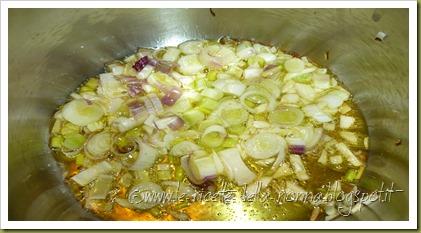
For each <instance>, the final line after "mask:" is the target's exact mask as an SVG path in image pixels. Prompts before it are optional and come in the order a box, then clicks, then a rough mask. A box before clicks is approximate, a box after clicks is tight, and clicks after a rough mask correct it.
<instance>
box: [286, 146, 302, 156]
mask: <svg viewBox="0 0 421 233" xmlns="http://www.w3.org/2000/svg"><path fill="white" fill-rule="evenodd" d="M288 148H289V152H290V153H292V154H297V155H302V154H304V153H306V147H305V145H289V147H288Z"/></svg>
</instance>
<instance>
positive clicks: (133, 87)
mask: <svg viewBox="0 0 421 233" xmlns="http://www.w3.org/2000/svg"><path fill="white" fill-rule="evenodd" d="M127 88H128V94H129V96H130V97H134V96H136V95H138V94H140V93H143V92H144V90H143V87H142V84H140V83H135V84H127Z"/></svg>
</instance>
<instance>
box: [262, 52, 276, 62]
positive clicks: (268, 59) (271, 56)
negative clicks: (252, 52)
mask: <svg viewBox="0 0 421 233" xmlns="http://www.w3.org/2000/svg"><path fill="white" fill-rule="evenodd" d="M257 56H259V57H261V58H263V60H265V62H266V63H271V62H274V61H275V60H276V56H275V55H274V54H272V53H259V54H258V55H257Z"/></svg>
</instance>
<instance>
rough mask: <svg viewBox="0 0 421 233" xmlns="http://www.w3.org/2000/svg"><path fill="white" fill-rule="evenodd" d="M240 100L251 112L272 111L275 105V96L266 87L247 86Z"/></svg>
mask: <svg viewBox="0 0 421 233" xmlns="http://www.w3.org/2000/svg"><path fill="white" fill-rule="evenodd" d="M240 101H241V104H242V105H243V106H244V107H245V108H246V109H247V110H248V111H249V112H251V113H262V112H266V111H272V110H273V109H274V108H275V105H276V103H275V97H274V96H272V95H271V94H270V92H269V91H268V90H267V89H265V88H261V87H258V86H250V87H248V88H247V90H246V92H245V93H244V94H243V95H241V97H240ZM250 104H251V105H252V106H250Z"/></svg>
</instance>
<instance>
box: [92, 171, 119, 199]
mask: <svg viewBox="0 0 421 233" xmlns="http://www.w3.org/2000/svg"><path fill="white" fill-rule="evenodd" d="M113 180H114V177H113V176H111V175H105V174H102V175H99V176H98V178H97V179H96V181H95V184H94V186H93V187H92V188H91V189H90V190H89V193H88V197H87V198H88V199H91V200H104V199H105V198H106V197H107V194H108V192H109V191H110V190H111V187H112V182H113Z"/></svg>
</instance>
